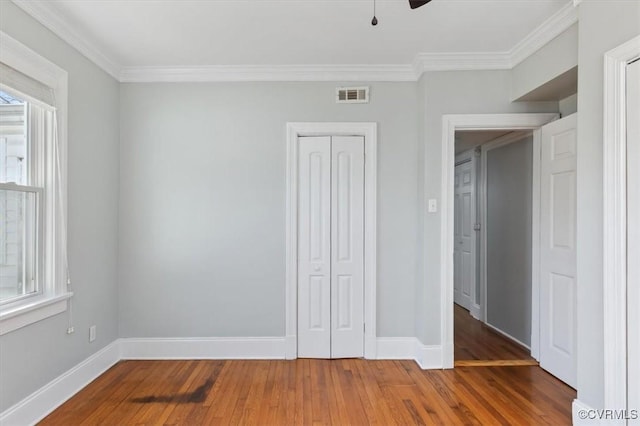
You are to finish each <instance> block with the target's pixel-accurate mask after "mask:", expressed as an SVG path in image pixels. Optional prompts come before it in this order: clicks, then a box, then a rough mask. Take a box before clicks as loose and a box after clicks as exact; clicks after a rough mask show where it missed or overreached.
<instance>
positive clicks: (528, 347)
mask: <svg viewBox="0 0 640 426" xmlns="http://www.w3.org/2000/svg"><path fill="white" fill-rule="evenodd" d="M484 325H486V326H487V327H489V328H490V329H491V330H493V331H495V332H496V333H498V334H500V335H502V336H504V337H506V338H507V339H509V340H513V341H514V342H516V343H517V344H519V345H520V346H522V347H525V348H527V349H529V351H531V346H529V345H527V344H526V343H524V342H521V341H520V340H518V339H516V338H515V337H513V336H512V335H510V334H509V333H506V332H504V331H502V330H500V329H499V328H498V327H496V326H495V325H491V324H489V323H488V322H485V323H484Z"/></svg>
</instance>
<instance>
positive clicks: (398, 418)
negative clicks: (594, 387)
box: [41, 359, 576, 426]
mask: <svg viewBox="0 0 640 426" xmlns="http://www.w3.org/2000/svg"><path fill="white" fill-rule="evenodd" d="M575 396H576V393H575V391H574V390H573V389H571V388H570V387H568V386H566V385H564V384H563V383H561V382H560V381H558V380H557V379H555V378H554V377H552V376H551V375H549V374H547V373H545V372H544V371H543V370H541V369H540V368H539V367H487V368H456V369H454V370H426V371H425V370H421V369H420V367H419V366H418V365H417V364H416V363H415V362H413V361H368V360H361V359H349V360H309V359H298V360H294V361H280V360H274V361H236V360H234V361H208V360H200V361H122V362H120V363H118V364H116V365H115V366H114V367H112V368H111V369H110V370H109V371H107V372H106V373H105V374H103V375H102V376H100V377H99V378H97V379H96V380H95V381H93V382H92V383H91V384H89V385H88V386H87V387H86V388H85V389H83V390H82V391H81V392H79V393H78V394H77V395H75V396H74V397H73V398H71V399H70V400H69V401H67V402H66V403H65V404H63V405H62V406H61V407H59V408H58V409H57V410H56V411H54V412H53V413H51V414H50V415H49V416H48V417H46V418H45V419H44V420H43V421H42V422H41V424H42V425H65V426H67V425H98V424H100V425H190V426H191V425H218V424H224V425H227V424H232V425H241V424H244V425H321V424H334V425H349V424H351V425H366V424H378V425H414V424H415V425H426V424H446V425H453V424H475V425H497V424H510V425H520V424H535V425H542V424H552V425H563V424H566V425H569V424H571V401H572V400H573V399H574V398H575Z"/></svg>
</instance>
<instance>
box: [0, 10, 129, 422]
mask: <svg viewBox="0 0 640 426" xmlns="http://www.w3.org/2000/svg"><path fill="white" fill-rule="evenodd" d="M0 30H2V31H4V32H5V33H7V34H9V35H10V36H11V37H13V38H15V39H17V40H18V41H20V42H22V43H24V44H25V45H27V46H28V47H30V48H31V49H33V50H35V51H36V52H38V53H39V54H41V55H42V56H44V57H46V58H47V59H49V60H51V61H52V62H55V63H56V64H58V65H59V66H60V67H62V68H64V69H65V70H67V72H68V73H69V157H68V159H69V182H68V185H69V186H68V189H69V206H68V213H69V262H70V268H71V274H72V278H73V292H74V293H75V296H74V297H73V313H74V318H75V321H74V325H75V329H76V332H75V334H72V335H67V334H66V330H67V313H63V314H60V315H57V316H55V317H52V318H49V319H46V320H43V321H41V322H38V323H36V324H33V325H30V326H27V327H24V328H21V329H19V330H16V331H14V332H11V333H9V334H6V335H4V336H2V337H0V377H1V379H0V380H1V382H0V412H2V411H3V410H5V409H7V408H8V407H10V406H11V405H13V404H15V403H16V402H18V401H20V400H21V399H23V398H24V397H26V396H27V395H29V394H31V393H32V392H34V391H36V390H37V389H39V388H40V387H42V386H43V385H45V384H46V383H48V382H49V381H51V380H53V379H54V378H56V377H58V376H59V375H61V374H62V373H64V372H65V371H67V370H68V369H70V368H72V367H74V366H75V365H77V364H78V363H79V362H80V361H82V360H84V359H85V358H87V357H88V356H90V355H91V354H93V353H95V352H96V351H98V350H99V349H101V348H102V347H104V346H105V345H107V344H109V343H111V342H112V341H113V340H115V339H116V338H117V337H118V329H117V315H118V310H117V294H116V292H117V285H116V281H117V273H116V272H117V263H116V262H117V247H118V243H117V235H118V223H117V215H118V208H117V206H118V83H117V82H116V81H115V80H114V79H112V78H111V77H110V76H108V75H107V74H106V73H104V72H103V71H102V70H100V69H99V68H98V67H96V66H95V65H94V64H93V63H92V62H90V61H89V60H88V59H86V58H85V57H84V56H82V55H81V54H79V53H78V52H77V51H75V50H74V49H72V48H71V47H70V46H69V45H68V44H66V43H65V42H63V41H62V40H60V39H59V38H57V37H56V36H54V35H53V34H52V33H51V32H49V30H47V29H45V28H44V27H43V26H41V25H40V24H39V23H37V22H36V21H35V20H33V19H32V18H31V17H29V16H28V15H26V14H25V13H24V12H22V10H21V9H19V8H18V7H16V6H15V5H14V4H13V3H11V2H9V1H2V2H0ZM94 324H95V325H96V326H97V340H96V341H95V342H93V343H89V341H88V340H89V339H88V336H89V327H90V326H91V325H94Z"/></svg>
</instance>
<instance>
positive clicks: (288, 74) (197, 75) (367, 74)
mask: <svg viewBox="0 0 640 426" xmlns="http://www.w3.org/2000/svg"><path fill="white" fill-rule="evenodd" d="M416 80H417V77H416V74H415V71H414V69H413V67H412V66H411V65H410V64H406V65H404V64H398V65H395V64H391V65H217V66H191V67H186V66H185V67H126V68H123V69H122V71H121V73H120V81H121V82H123V83H152V82H216V81H235V82H238V81H416Z"/></svg>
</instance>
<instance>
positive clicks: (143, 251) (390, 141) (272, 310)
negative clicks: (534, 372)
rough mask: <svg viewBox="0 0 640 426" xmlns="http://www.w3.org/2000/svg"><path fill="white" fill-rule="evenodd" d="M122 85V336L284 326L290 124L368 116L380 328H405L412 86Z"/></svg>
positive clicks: (412, 256)
mask: <svg viewBox="0 0 640 426" xmlns="http://www.w3.org/2000/svg"><path fill="white" fill-rule="evenodd" d="M336 85H337V84H334V83H237V84H228V83H223V84H216V83H201V84H200V83H196V84H123V85H122V86H121V93H120V97H121V104H120V105H121V150H120V160H121V161H120V173H121V174H120V182H121V185H120V287H119V288H120V292H119V297H120V315H119V319H120V335H121V336H122V337H132V336H135V337H167V336H168V337H185V336H200V337H206V336H283V335H284V332H285V330H284V301H285V293H284V291H285V286H284V284H285V169H286V134H285V125H286V122H288V121H292V122H295V121H376V122H378V126H379V127H378V138H379V139H378V288H377V296H378V304H377V312H378V330H377V332H378V335H379V336H413V335H415V331H414V326H415V318H414V312H413V304H414V290H415V282H416V275H415V270H416V239H417V236H416V232H415V230H416V227H417V224H416V222H417V217H416V216H417V212H418V206H417V204H416V201H417V200H416V193H417V188H416V185H417V182H418V170H417V167H418V163H417V161H418V160H417V145H418V135H417V131H418V127H417V125H416V123H417V112H416V107H417V99H418V93H417V91H416V84H415V83H375V84H372V85H371V102H370V103H369V104H358V105H343V104H341V105H338V104H336V103H335V98H334V96H335V95H334V93H335V87H336Z"/></svg>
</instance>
